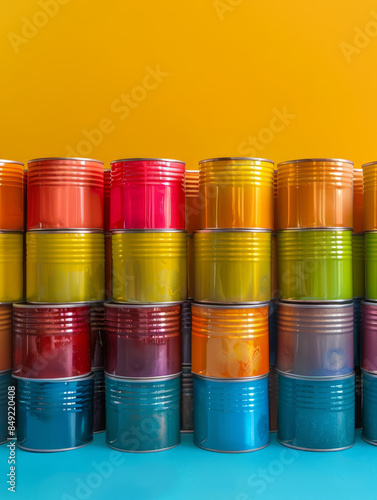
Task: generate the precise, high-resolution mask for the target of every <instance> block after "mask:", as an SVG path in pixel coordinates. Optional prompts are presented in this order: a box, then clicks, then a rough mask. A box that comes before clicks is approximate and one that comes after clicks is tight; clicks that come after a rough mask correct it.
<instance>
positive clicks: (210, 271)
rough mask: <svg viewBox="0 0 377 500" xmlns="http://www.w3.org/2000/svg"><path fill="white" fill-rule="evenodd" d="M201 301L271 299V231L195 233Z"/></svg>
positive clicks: (196, 292)
mask: <svg viewBox="0 0 377 500" xmlns="http://www.w3.org/2000/svg"><path fill="white" fill-rule="evenodd" d="M194 260H195V264H194V266H195V285H194V287H195V288H194V299H195V301H198V302H224V303H237V302H260V301H267V300H270V298H271V233H269V232H262V231H259V232H256V231H252V230H243V231H221V230H218V231H198V232H196V233H195V234H194Z"/></svg>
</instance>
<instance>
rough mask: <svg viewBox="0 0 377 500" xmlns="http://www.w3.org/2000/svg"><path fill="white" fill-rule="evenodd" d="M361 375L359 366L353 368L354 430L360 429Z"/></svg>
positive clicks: (361, 404) (361, 403)
mask: <svg viewBox="0 0 377 500" xmlns="http://www.w3.org/2000/svg"><path fill="white" fill-rule="evenodd" d="M362 406H363V375H362V370H361V368H360V367H359V366H355V429H361V428H362Z"/></svg>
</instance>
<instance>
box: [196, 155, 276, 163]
mask: <svg viewBox="0 0 377 500" xmlns="http://www.w3.org/2000/svg"><path fill="white" fill-rule="evenodd" d="M238 160H240V161H242V160H248V161H260V162H262V161H263V162H267V163H272V165H274V164H275V162H274V161H272V160H269V159H268V158H256V157H253V156H219V157H217V158H206V159H205V160H200V162H199V165H201V164H202V163H207V162H211V161H238Z"/></svg>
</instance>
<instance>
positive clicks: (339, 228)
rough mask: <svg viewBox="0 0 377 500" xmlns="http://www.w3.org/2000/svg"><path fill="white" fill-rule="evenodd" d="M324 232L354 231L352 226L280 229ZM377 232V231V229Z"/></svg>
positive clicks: (285, 230) (297, 231)
mask: <svg viewBox="0 0 377 500" xmlns="http://www.w3.org/2000/svg"><path fill="white" fill-rule="evenodd" d="M310 231H311V232H314V231H317V232H324V231H332V232H338V231H352V227H292V228H287V229H279V230H278V234H279V233H288V232H291V233H300V232H302V233H307V232H310ZM375 232H376V233H377V231H375Z"/></svg>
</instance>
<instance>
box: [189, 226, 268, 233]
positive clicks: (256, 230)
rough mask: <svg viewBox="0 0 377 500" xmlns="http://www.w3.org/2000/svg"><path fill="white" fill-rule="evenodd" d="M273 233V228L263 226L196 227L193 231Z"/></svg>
mask: <svg viewBox="0 0 377 500" xmlns="http://www.w3.org/2000/svg"><path fill="white" fill-rule="evenodd" d="M232 232H233V233H273V229H264V228H260V227H257V228H248V227H240V228H238V227H223V228H219V227H216V228H213V229H209V228H207V229H196V230H195V231H193V234H195V233H232Z"/></svg>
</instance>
